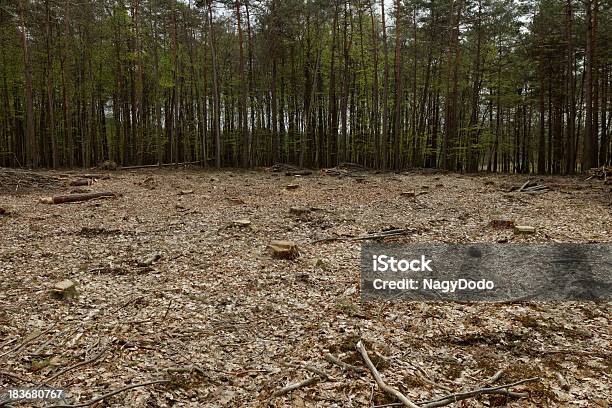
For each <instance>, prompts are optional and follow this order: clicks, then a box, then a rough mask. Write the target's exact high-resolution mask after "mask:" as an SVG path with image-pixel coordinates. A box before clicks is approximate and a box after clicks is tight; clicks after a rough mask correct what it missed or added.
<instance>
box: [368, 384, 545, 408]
mask: <svg viewBox="0 0 612 408" xmlns="http://www.w3.org/2000/svg"><path fill="white" fill-rule="evenodd" d="M539 379H540V377H533V378H527V379H525V380H520V381H517V382H513V383H512V384H504V385H500V386H497V387H489V388H478V389H476V390H472V391H466V392H458V393H456V394H449V395H447V396H445V397H442V398H439V399H436V400H431V401H423V402H419V405H417V408H437V407H443V406H446V405H450V404H452V403H454V402H458V401H461V400H465V399H468V398H472V397H477V396H479V395H485V394H496V395H503V396H506V397H510V398H525V397H528V396H529V393H528V392H512V391H508V388H512V387H516V386H517V385H521V384H525V383H527V382H532V381H537V380H539ZM401 405H402V404H401V403H397V402H394V403H391V404H386V405H378V406H377V407H374V408H381V407H398V406H401Z"/></svg>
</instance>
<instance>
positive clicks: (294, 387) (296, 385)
mask: <svg viewBox="0 0 612 408" xmlns="http://www.w3.org/2000/svg"><path fill="white" fill-rule="evenodd" d="M319 380H320V378H319V377H318V376H314V377H309V378H307V379H305V380H304V381H300V382H298V383H293V384H289V385H288V386H286V387H283V388H281V389H280V390H278V391H275V392H274V393H273V394H272V395H271V396H270V398H276V397H280V396H281V395H285V394H289V393H290V392H291V391H295V390H297V389H299V388H302V387H306V386H309V385H311V384H314V383H316V382H318V381H319Z"/></svg>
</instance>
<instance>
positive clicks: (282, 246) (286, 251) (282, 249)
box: [268, 241, 300, 259]
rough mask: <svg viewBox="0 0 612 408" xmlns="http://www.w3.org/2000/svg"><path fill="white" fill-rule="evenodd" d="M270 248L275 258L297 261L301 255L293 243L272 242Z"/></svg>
mask: <svg viewBox="0 0 612 408" xmlns="http://www.w3.org/2000/svg"><path fill="white" fill-rule="evenodd" d="M268 248H269V249H270V251H271V252H272V256H274V257H275V258H280V259H295V258H297V257H298V256H299V255H300V252H299V251H298V247H297V245H296V244H295V242H293V241H272V242H271V243H270V245H268Z"/></svg>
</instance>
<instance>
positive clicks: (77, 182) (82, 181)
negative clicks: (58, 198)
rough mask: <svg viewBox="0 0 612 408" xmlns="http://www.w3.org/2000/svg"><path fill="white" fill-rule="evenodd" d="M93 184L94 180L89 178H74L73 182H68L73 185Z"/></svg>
mask: <svg viewBox="0 0 612 408" xmlns="http://www.w3.org/2000/svg"><path fill="white" fill-rule="evenodd" d="M91 184H92V181H91V179H88V178H82V179H77V180H72V181H71V182H69V183H68V185H69V186H72V187H84V186H89V185H91Z"/></svg>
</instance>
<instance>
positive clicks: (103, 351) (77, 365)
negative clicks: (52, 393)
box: [45, 346, 108, 384]
mask: <svg viewBox="0 0 612 408" xmlns="http://www.w3.org/2000/svg"><path fill="white" fill-rule="evenodd" d="M107 349H108V346H105V347H103V348H102V350H101V351H100V352H99V353H98V354H96V355H95V356H93V357H92V358H90V359H88V360H85V361H81V362H80V363H77V364H74V365H72V366H70V367H67V368H65V369H63V370H62V371H60V372H59V373H57V374H55V375H52V376H51V377H49V378H47V379H46V380H45V383H47V384H50V383H51V381H53V380H55V379H56V378H57V377H59V376H62V375H64V374H66V373H67V372H69V371H72V370H74V369H76V368H79V367H82V366H84V365H87V364H91V363H93V362H94V361H96V360H97V359H99V358H100V357H102V355H103V354H104V353H105V352H106V350H107Z"/></svg>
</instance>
